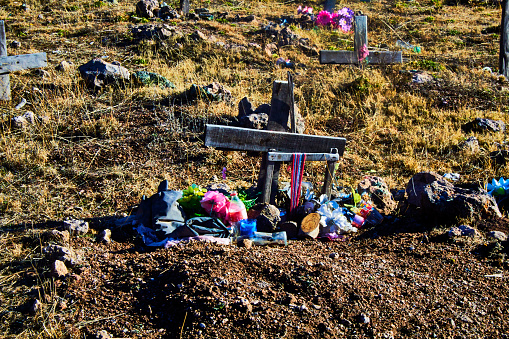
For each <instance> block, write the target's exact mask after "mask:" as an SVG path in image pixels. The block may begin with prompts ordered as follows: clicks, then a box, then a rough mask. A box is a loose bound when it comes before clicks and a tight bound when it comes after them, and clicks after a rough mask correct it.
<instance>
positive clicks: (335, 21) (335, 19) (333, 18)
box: [330, 13, 341, 29]
mask: <svg viewBox="0 0 509 339" xmlns="http://www.w3.org/2000/svg"><path fill="white" fill-rule="evenodd" d="M340 20H341V17H340V16H339V14H338V13H332V15H331V17H330V23H331V24H332V28H334V29H337V28H340V26H339V21H340Z"/></svg>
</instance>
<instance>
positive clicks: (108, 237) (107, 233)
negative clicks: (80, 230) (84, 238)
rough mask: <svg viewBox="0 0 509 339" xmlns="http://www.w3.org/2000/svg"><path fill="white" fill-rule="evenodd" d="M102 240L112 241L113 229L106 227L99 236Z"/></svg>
mask: <svg viewBox="0 0 509 339" xmlns="http://www.w3.org/2000/svg"><path fill="white" fill-rule="evenodd" d="M97 239H98V240H99V241H100V242H105V243H107V244H109V243H110V242H111V230H110V229H108V228H106V229H104V230H103V231H102V232H101V233H99V236H98V238H97Z"/></svg>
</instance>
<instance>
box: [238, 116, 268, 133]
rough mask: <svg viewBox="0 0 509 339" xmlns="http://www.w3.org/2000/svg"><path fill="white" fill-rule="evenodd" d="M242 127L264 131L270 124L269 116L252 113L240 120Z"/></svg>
mask: <svg viewBox="0 0 509 339" xmlns="http://www.w3.org/2000/svg"><path fill="white" fill-rule="evenodd" d="M239 123H240V126H241V127H244V128H251V129H260V130H263V129H265V128H266V127H267V125H268V123H269V115H268V114H266V113H252V114H249V115H246V116H243V117H241V118H240V119H239Z"/></svg>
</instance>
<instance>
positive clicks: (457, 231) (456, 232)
mask: <svg viewBox="0 0 509 339" xmlns="http://www.w3.org/2000/svg"><path fill="white" fill-rule="evenodd" d="M477 234H478V233H477V230H476V229H475V228H473V227H471V226H468V225H461V226H458V227H453V228H451V229H450V230H449V232H448V235H449V237H450V238H452V237H460V236H465V237H475V236H476V235H477Z"/></svg>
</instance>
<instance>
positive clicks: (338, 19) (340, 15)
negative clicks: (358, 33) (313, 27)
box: [316, 7, 354, 33]
mask: <svg viewBox="0 0 509 339" xmlns="http://www.w3.org/2000/svg"><path fill="white" fill-rule="evenodd" d="M353 17H354V12H353V11H352V10H351V9H350V8H348V7H343V8H342V9H340V10H339V11H337V12H336V13H329V12H327V11H320V13H318V15H317V16H316V24H317V25H318V26H325V27H332V28H334V29H340V30H341V31H343V32H344V33H346V32H349V31H350V30H351V29H352V24H353Z"/></svg>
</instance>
